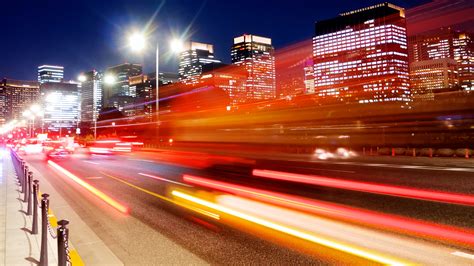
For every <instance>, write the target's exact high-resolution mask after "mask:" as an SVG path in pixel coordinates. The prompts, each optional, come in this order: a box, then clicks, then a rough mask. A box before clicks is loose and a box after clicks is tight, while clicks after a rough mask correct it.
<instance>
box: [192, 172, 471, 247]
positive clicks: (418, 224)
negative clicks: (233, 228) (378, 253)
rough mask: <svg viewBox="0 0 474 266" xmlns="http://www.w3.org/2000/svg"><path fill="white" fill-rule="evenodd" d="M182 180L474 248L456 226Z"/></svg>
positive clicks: (206, 181) (466, 232)
mask: <svg viewBox="0 0 474 266" xmlns="http://www.w3.org/2000/svg"><path fill="white" fill-rule="evenodd" d="M183 180H184V181H185V182H188V183H191V184H195V185H200V186H203V187H209V188H213V189H217V190H220V191H224V192H229V193H233V194H236V195H240V196H244V197H249V198H253V199H257V200H263V201H265V202H268V203H273V204H277V205H280V206H285V207H290V208H293V209H297V210H302V211H307V212H310V213H313V214H319V215H325V216H328V217H332V218H338V219H344V220H348V221H352V222H356V223H365V224H368V225H372V226H377V227H381V228H385V229H390V230H396V231H406V232H409V233H414V234H417V235H420V236H422V237H423V236H427V237H431V238H441V239H442V240H448V241H454V242H460V243H464V244H469V245H474V232H472V231H469V230H468V229H462V230H460V229H458V228H455V227H449V226H443V225H437V224H432V223H429V222H422V221H418V220H415V219H408V218H405V217H399V216H395V215H386V214H382V213H376V212H372V211H367V210H361V209H357V208H351V207H346V206H343V205H339V204H332V203H327V202H323V201H317V200H309V199H305V198H301V197H296V196H290V195H284V194H281V193H275V192H270V191H266V190H261V189H254V188H248V187H245V186H239V185H234V184H229V183H225V182H219V181H214V180H210V179H206V178H201V177H196V176H191V175H184V176H183Z"/></svg>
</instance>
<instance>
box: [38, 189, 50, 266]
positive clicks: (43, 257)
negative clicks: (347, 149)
mask: <svg viewBox="0 0 474 266" xmlns="http://www.w3.org/2000/svg"><path fill="white" fill-rule="evenodd" d="M41 197H43V198H42V199H41V251H40V263H39V265H40V266H47V265H48V234H49V232H48V210H49V199H48V197H49V195H48V194H42V195H41Z"/></svg>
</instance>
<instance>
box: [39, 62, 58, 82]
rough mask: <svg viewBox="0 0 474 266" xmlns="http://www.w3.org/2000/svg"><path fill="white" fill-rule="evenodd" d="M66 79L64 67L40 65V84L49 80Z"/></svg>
mask: <svg viewBox="0 0 474 266" xmlns="http://www.w3.org/2000/svg"><path fill="white" fill-rule="evenodd" d="M63 80H64V67H62V66H52V65H42V66H39V67H38V82H39V83H40V84H43V83H48V82H56V83H58V82H63Z"/></svg>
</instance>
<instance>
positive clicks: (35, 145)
mask: <svg viewBox="0 0 474 266" xmlns="http://www.w3.org/2000/svg"><path fill="white" fill-rule="evenodd" d="M18 151H19V152H24V153H25V154H39V153H41V152H42V151H43V145H42V144H41V142H40V141H38V140H37V139H28V140H26V142H25V143H23V142H22V143H21V144H20V146H19V148H18Z"/></svg>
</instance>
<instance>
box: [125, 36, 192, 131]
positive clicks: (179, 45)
mask: <svg viewBox="0 0 474 266" xmlns="http://www.w3.org/2000/svg"><path fill="white" fill-rule="evenodd" d="M146 39H147V38H146V36H145V35H144V34H143V33H140V32H134V33H132V34H131V35H130V36H129V38H128V46H129V47H130V49H131V50H132V51H134V52H141V51H142V50H144V49H145V47H146ZM183 47H184V45H183V42H182V41H181V40H180V39H173V40H171V42H170V48H171V50H172V51H173V52H174V53H179V52H181V51H183ZM155 72H156V98H155V107H156V120H157V126H158V127H159V114H160V46H159V43H158V42H156V68H155ZM158 134H159V133H158Z"/></svg>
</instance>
